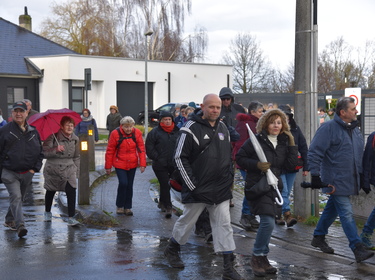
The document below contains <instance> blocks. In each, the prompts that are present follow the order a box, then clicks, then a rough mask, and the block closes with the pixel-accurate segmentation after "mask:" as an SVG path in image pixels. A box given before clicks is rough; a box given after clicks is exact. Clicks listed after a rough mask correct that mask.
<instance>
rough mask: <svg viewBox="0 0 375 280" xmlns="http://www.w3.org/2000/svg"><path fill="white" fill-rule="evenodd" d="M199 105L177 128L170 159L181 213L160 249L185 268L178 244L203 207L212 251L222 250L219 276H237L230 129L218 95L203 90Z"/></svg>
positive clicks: (182, 242) (176, 265) (181, 242)
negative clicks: (177, 173) (178, 184)
mask: <svg viewBox="0 0 375 280" xmlns="http://www.w3.org/2000/svg"><path fill="white" fill-rule="evenodd" d="M201 109H202V112H201V113H203V115H202V114H200V113H197V114H195V115H192V117H191V120H189V121H188V122H187V123H186V124H185V126H184V127H182V128H181V129H180V134H179V138H178V140H177V145H176V151H175V156H174V158H175V163H176V165H177V168H178V170H179V171H180V175H181V178H182V179H183V185H182V191H181V196H182V202H183V203H184V212H183V215H182V216H180V218H179V219H178V220H177V222H176V223H175V225H174V228H173V232H172V238H171V239H170V240H169V244H168V246H167V248H166V249H165V251H164V254H165V256H166V257H167V260H168V262H169V264H170V265H171V266H172V267H176V268H183V267H184V264H183V262H182V261H181V259H180V256H179V251H180V244H185V243H186V242H187V240H188V238H189V236H190V233H191V230H192V229H193V227H194V225H195V223H196V221H197V219H198V217H199V215H200V214H201V213H202V211H203V210H204V209H205V208H207V210H208V212H209V214H210V220H211V226H212V230H213V245H214V250H215V252H222V253H223V257H224V275H223V278H225V279H242V278H241V276H240V275H239V274H238V273H237V271H236V270H235V269H234V268H233V259H234V255H233V250H234V249H235V244H234V240H233V229H232V226H231V221H230V213H229V200H230V199H231V198H232V194H231V191H230V187H231V185H232V182H233V166H232V161H231V156H230V154H231V143H230V137H229V132H228V129H227V127H226V125H225V124H224V123H223V122H221V121H220V120H219V116H220V110H221V100H220V98H219V96H217V95H216V94H208V95H206V96H205V97H204V99H203V104H202V105H201Z"/></svg>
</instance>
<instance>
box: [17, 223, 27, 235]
mask: <svg viewBox="0 0 375 280" xmlns="http://www.w3.org/2000/svg"><path fill="white" fill-rule="evenodd" d="M17 233H18V237H20V238H21V237H23V236H25V235H26V234H27V229H26V228H25V226H24V225H20V226H19V227H18V229H17Z"/></svg>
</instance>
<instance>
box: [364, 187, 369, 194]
mask: <svg viewBox="0 0 375 280" xmlns="http://www.w3.org/2000/svg"><path fill="white" fill-rule="evenodd" d="M362 190H363V191H364V192H365V193H366V194H369V193H370V192H371V188H364V187H362Z"/></svg>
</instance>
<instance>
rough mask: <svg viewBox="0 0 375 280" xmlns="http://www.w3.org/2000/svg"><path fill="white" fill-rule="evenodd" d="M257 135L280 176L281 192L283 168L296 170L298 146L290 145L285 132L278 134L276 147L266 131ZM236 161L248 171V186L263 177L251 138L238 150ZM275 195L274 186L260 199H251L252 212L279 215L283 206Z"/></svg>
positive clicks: (272, 165) (275, 172)
mask: <svg viewBox="0 0 375 280" xmlns="http://www.w3.org/2000/svg"><path fill="white" fill-rule="evenodd" d="M256 137H257V139H258V141H259V143H260V145H261V146H262V148H263V151H264V154H265V155H266V158H267V161H268V162H270V163H271V171H272V172H273V174H275V176H276V177H277V178H278V188H279V190H280V193H281V191H282V188H283V184H282V180H281V179H280V174H281V170H282V169H283V170H287V171H289V172H290V171H293V170H294V168H295V167H296V164H297V152H298V151H297V146H289V138H288V136H287V135H286V134H284V133H281V134H279V135H278V137H277V142H278V144H277V146H276V149H275V148H274V147H273V145H272V143H271V142H270V141H269V140H268V137H267V134H266V132H264V131H263V132H261V133H259V134H258V135H256ZM236 162H237V164H238V165H239V166H240V167H241V168H242V169H245V170H246V171H247V175H246V186H253V185H255V183H257V182H258V181H259V180H260V179H261V176H262V173H261V171H260V170H259V169H258V168H257V163H258V162H259V158H258V156H257V154H256V152H255V149H254V146H253V144H252V142H251V140H250V139H247V140H246V142H245V143H244V144H243V145H242V147H241V148H240V150H239V151H238V153H237V155H236ZM275 197H277V193H276V191H275V190H274V188H271V191H269V192H268V193H267V194H266V195H264V196H262V197H260V198H259V199H258V200H254V201H249V203H250V206H251V209H252V213H253V214H255V215H260V214H263V215H269V216H273V217H275V216H277V214H278V213H279V211H280V210H278V208H281V206H279V205H277V204H276V203H275Z"/></svg>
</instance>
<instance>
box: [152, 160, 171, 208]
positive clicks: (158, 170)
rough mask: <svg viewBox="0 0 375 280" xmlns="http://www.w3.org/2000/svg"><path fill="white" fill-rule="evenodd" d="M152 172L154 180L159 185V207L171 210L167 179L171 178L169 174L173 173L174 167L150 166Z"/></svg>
mask: <svg viewBox="0 0 375 280" xmlns="http://www.w3.org/2000/svg"><path fill="white" fill-rule="evenodd" d="M152 170H154V173H155V175H156V178H158V180H159V184H160V200H159V201H160V202H159V204H160V206H164V208H166V209H171V208H172V202H171V194H170V189H171V187H170V186H169V184H168V182H169V178H170V177H171V174H172V173H173V171H174V167H173V166H170V167H160V166H154V165H153V166H152Z"/></svg>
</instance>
